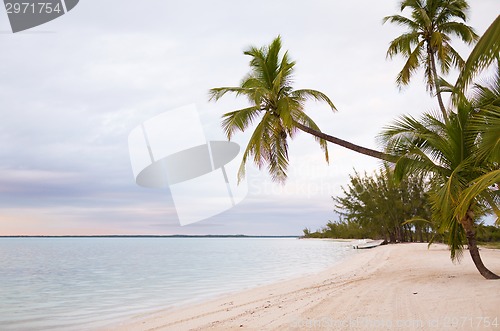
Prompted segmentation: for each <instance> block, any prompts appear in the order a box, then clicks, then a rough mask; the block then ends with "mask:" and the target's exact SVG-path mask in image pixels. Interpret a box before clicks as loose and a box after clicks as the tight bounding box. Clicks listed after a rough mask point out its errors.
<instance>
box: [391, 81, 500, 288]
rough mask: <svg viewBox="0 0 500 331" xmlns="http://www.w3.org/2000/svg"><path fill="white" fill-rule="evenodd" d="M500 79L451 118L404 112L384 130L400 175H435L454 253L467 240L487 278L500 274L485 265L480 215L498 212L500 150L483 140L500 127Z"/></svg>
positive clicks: (435, 197) (435, 200)
mask: <svg viewBox="0 0 500 331" xmlns="http://www.w3.org/2000/svg"><path fill="white" fill-rule="evenodd" d="M498 85H499V82H498V76H497V79H496V83H495V86H496V87H495V86H493V87H492V88H487V87H483V89H482V90H481V92H480V93H478V94H477V95H476V96H475V97H474V98H473V99H472V100H471V101H466V100H464V99H462V102H461V103H460V104H458V106H457V110H456V113H455V112H453V113H450V114H449V119H448V121H446V122H445V121H443V119H442V118H440V116H437V115H433V114H429V113H426V114H424V115H423V116H422V118H421V119H420V120H416V119H414V118H413V117H411V116H403V117H401V119H400V120H398V121H396V122H395V123H394V124H393V125H391V126H389V127H388V128H386V130H385V131H384V132H383V133H382V135H381V138H382V140H383V141H384V142H385V143H386V146H387V151H388V152H390V153H393V154H397V155H400V156H401V157H400V159H399V160H398V161H397V163H396V167H395V173H396V175H397V176H399V177H400V178H403V177H404V176H405V174H407V173H421V174H424V175H431V176H432V177H433V183H434V188H433V189H432V190H431V194H430V197H431V203H432V208H433V214H434V219H435V220H436V221H438V222H439V223H440V225H441V230H442V231H445V232H447V238H448V245H449V247H450V250H451V258H452V259H453V260H455V259H457V258H460V256H461V252H462V248H463V244H464V243H465V242H467V244H468V248H469V252H470V255H471V257H472V260H473V261H474V264H475V265H476V268H477V269H478V270H479V272H480V273H481V275H483V276H484V277H485V278H487V279H498V278H499V276H497V275H496V274H494V273H493V272H491V271H490V270H488V269H487V268H486V267H485V266H484V264H483V262H482V260H481V257H480V255H479V250H478V247H477V244H476V236H475V229H476V220H477V216H480V215H482V214H484V213H485V212H491V211H495V212H497V211H498V204H499V202H500V196H499V194H498V190H496V189H495V188H494V187H492V186H491V184H494V183H498V181H499V179H500V177H499V176H500V173H499V170H498V154H496V155H494V154H492V153H489V152H488V151H489V149H488V148H489V147H487V148H485V146H490V145H489V142H488V141H487V142H486V144H484V143H483V142H484V141H485V139H489V138H488V137H489V135H490V132H493V130H495V127H496V129H497V130H498V119H499V118H500V112H499V108H498V107H497V106H493V107H492V105H495V104H497V103H498V101H499V100H500V99H499V98H498V95H499V94H496V97H493V98H492V95H493V96H495V93H498V90H497V91H495V88H498ZM483 97H485V98H483ZM495 98H496V99H495ZM487 100H489V101H487ZM484 110H486V111H487V112H484ZM485 118H491V119H495V121H493V120H489V121H488V120H487V121H484V120H485ZM498 132H499V131H496V135H497V136H498Z"/></svg>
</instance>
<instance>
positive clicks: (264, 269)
mask: <svg viewBox="0 0 500 331" xmlns="http://www.w3.org/2000/svg"><path fill="white" fill-rule="evenodd" d="M353 253H355V252H354V251H353V250H352V249H351V247H350V245H348V244H344V243H338V242H333V241H324V240H298V239H293V238H286V239H282V238H279V239H274V238H0V329H1V330H85V329H93V328H97V327H99V326H102V325H106V324H109V323H112V322H114V321H119V320H123V319H126V318H127V317H130V316H132V315H134V314H136V313H141V312H145V311H153V310H158V309H159V308H163V307H168V306H172V305H179V304H186V303H189V302H191V301H199V300H203V299H206V298H209V297H211V296H215V295H218V294H221V293H226V292H232V291H237V290H240V289H242V288H249V287H254V286H258V285H263V284H266V283H270V282H275V281H279V280H280V279H285V278H290V277H292V276H299V275H304V274H306V273H311V272H317V271H319V270H322V269H325V268H327V267H329V266H331V265H334V264H335V263H337V262H339V261H340V260H341V259H343V258H345V257H346V256H348V255H350V254H353Z"/></svg>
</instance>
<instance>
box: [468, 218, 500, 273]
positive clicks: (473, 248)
mask: <svg viewBox="0 0 500 331" xmlns="http://www.w3.org/2000/svg"><path fill="white" fill-rule="evenodd" d="M472 215H473V213H472V211H471V210H469V211H468V212H467V214H466V215H465V218H464V219H463V220H462V226H463V227H464V229H465V234H466V236H467V244H468V246H469V253H470V256H471V258H472V261H474V264H475V265H476V268H477V270H479V273H480V274H481V275H482V276H483V277H484V278H486V279H500V277H499V276H498V275H496V274H494V273H493V272H491V271H490V270H489V269H488V268H486V267H485V266H484V264H483V261H482V260H481V256H480V255H479V249H478V247H477V243H476V232H475V230H474V221H473V219H472Z"/></svg>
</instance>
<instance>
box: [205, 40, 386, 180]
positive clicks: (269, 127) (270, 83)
mask: <svg viewBox="0 0 500 331" xmlns="http://www.w3.org/2000/svg"><path fill="white" fill-rule="evenodd" d="M244 54H245V55H248V56H250V57H251V60H250V68H251V70H250V72H249V73H248V74H247V76H246V77H245V78H244V79H243V80H242V81H241V84H240V86H237V87H219V88H213V89H211V90H210V100H215V101H217V100H219V99H220V98H221V97H222V96H224V95H225V94H226V93H235V94H236V95H237V96H245V97H246V98H247V99H248V101H249V102H250V106H249V107H246V108H243V109H239V110H235V111H231V112H229V113H226V114H224V115H223V121H222V127H223V129H224V131H225V134H226V136H227V138H228V139H231V138H232V137H233V135H234V134H235V133H236V132H237V131H245V130H246V129H247V128H249V127H250V126H251V125H252V124H253V123H254V122H256V121H259V123H258V124H257V126H256V127H255V129H254V132H253V134H252V136H251V138H250V140H249V142H248V145H247V147H246V149H245V152H244V154H243V160H242V163H241V166H240V170H239V173H238V177H239V179H241V178H242V177H243V176H244V174H245V164H246V162H247V161H248V159H249V158H252V159H253V161H254V163H255V164H256V165H257V166H258V167H259V168H262V167H263V166H266V167H267V169H268V171H269V173H270V174H271V177H272V179H273V180H275V181H278V182H284V181H285V179H286V170H287V167H288V138H293V137H294V136H295V134H296V133H297V131H298V130H301V131H304V132H307V133H309V134H311V135H313V136H315V138H316V140H317V141H318V142H319V144H320V147H321V148H322V150H323V152H324V154H325V158H326V160H327V161H328V149H327V145H326V141H329V142H332V143H334V144H337V145H340V146H343V147H346V148H349V149H351V150H354V151H356V152H359V153H362V154H365V155H369V156H372V157H376V158H379V159H383V160H393V158H391V156H390V155H387V154H384V153H382V152H379V151H375V150H372V149H369V148H365V147H361V146H358V145H355V144H352V143H350V142H347V141H345V140H342V139H339V138H336V137H333V136H330V135H328V134H325V133H323V132H321V130H320V128H319V127H318V125H317V124H316V123H315V122H314V121H313V120H312V119H311V118H310V117H309V116H307V115H306V113H305V112H304V108H305V102H306V101H307V100H308V99H312V100H317V101H324V102H326V103H327V104H328V105H329V106H330V108H331V109H332V110H334V111H335V110H336V108H335V106H334V104H333V103H332V101H331V100H330V99H329V98H328V97H327V96H326V95H325V94H323V93H322V92H319V91H316V90H311V89H300V90H294V89H293V88H292V79H291V78H292V74H293V70H294V66H295V62H294V61H292V60H290V58H289V55H288V52H285V53H284V54H281V38H280V37H279V36H278V37H277V38H276V39H274V40H273V42H272V43H271V44H270V45H269V46H265V47H261V48H257V47H250V48H249V49H248V50H246V51H245V52H244Z"/></svg>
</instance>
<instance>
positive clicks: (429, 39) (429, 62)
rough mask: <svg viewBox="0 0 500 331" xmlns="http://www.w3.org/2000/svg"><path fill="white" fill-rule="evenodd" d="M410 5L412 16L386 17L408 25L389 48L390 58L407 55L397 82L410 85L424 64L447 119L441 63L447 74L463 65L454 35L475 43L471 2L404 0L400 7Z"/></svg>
mask: <svg viewBox="0 0 500 331" xmlns="http://www.w3.org/2000/svg"><path fill="white" fill-rule="evenodd" d="M406 8H408V9H410V10H411V18H407V17H405V16H402V15H392V16H387V17H385V18H384V19H383V22H384V23H385V22H391V23H395V24H398V25H402V26H404V27H406V28H407V29H408V32H406V33H404V34H402V35H401V36H399V37H397V38H396V39H394V40H393V41H392V42H391V43H390V45H389V49H388V50H387V56H388V57H389V58H393V57H394V56H396V55H399V54H400V55H402V56H403V57H404V58H406V62H405V65H404V66H403V69H402V70H401V71H400V73H399V74H398V76H397V79H396V82H397V84H398V86H400V87H401V86H404V85H408V84H409V82H410V80H411V78H412V76H413V74H414V73H415V72H416V71H417V70H418V69H419V68H420V67H423V68H424V72H425V80H426V85H427V89H428V90H429V91H430V92H431V94H432V93H434V92H436V96H437V99H438V103H439V108H440V110H441V113H442V116H443V118H444V119H445V120H447V117H448V111H447V110H446V108H445V106H444V103H443V99H442V97H441V92H440V89H439V76H438V69H437V66H438V65H439V68H440V71H441V72H442V73H443V74H446V73H448V72H449V70H450V68H451V67H463V65H464V61H463V60H462V58H461V57H460V55H459V54H458V52H457V51H456V50H455V49H454V48H453V47H452V46H451V45H450V39H451V36H457V37H459V38H460V39H462V40H463V41H464V42H465V43H467V44H471V43H473V42H474V41H475V40H476V39H477V38H478V36H477V35H476V33H475V32H474V30H473V29H472V28H471V27H470V26H468V25H466V24H465V23H464V22H466V20H467V16H466V11H467V10H468V8H469V5H468V4H467V1H465V0H402V1H401V2H400V10H401V11H403V10H405V9H406ZM457 20H461V21H462V22H459V21H457Z"/></svg>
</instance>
